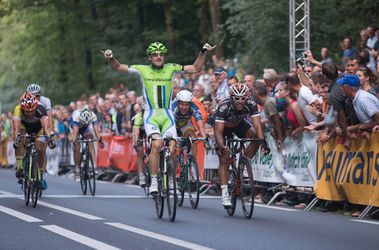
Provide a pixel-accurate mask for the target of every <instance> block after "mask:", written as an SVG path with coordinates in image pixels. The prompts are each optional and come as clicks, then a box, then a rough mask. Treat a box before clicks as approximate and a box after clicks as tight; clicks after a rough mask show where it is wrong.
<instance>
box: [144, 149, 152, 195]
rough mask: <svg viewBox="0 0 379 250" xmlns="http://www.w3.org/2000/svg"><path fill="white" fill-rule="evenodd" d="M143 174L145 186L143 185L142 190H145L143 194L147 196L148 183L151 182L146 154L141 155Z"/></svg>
mask: <svg viewBox="0 0 379 250" xmlns="http://www.w3.org/2000/svg"><path fill="white" fill-rule="evenodd" d="M143 175H144V176H145V182H146V184H145V186H144V187H143V190H144V192H145V195H146V196H149V191H150V190H149V187H150V183H151V179H150V172H149V165H148V164H147V156H146V155H144V156H143Z"/></svg>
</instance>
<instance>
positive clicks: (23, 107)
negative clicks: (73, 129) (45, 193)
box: [13, 92, 55, 189]
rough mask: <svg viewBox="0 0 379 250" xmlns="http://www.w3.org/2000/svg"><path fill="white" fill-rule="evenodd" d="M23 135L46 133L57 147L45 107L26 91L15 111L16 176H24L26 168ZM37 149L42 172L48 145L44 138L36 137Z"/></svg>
mask: <svg viewBox="0 0 379 250" xmlns="http://www.w3.org/2000/svg"><path fill="white" fill-rule="evenodd" d="M18 134H21V135H25V134H28V135H36V136H39V135H46V136H48V137H49V142H48V145H49V147H50V148H55V142H54V140H53V139H52V136H51V131H50V126H49V121H48V116H47V114H46V110H45V108H44V107H43V106H42V105H41V104H39V102H38V101H37V99H36V98H35V97H34V96H33V95H32V94H30V93H27V92H25V93H24V94H23V95H22V96H21V98H20V104H19V105H17V106H16V107H15V109H14V111H13V141H14V145H13V146H14V148H15V149H16V165H17V171H16V177H17V178H22V177H23V175H24V170H23V166H22V158H23V155H24V151H25V148H24V144H23V142H22V141H21V140H19V138H17V136H18ZM36 149H37V155H38V165H39V168H40V171H41V172H42V169H43V164H44V159H45V158H44V157H43V156H45V155H46V147H45V144H44V140H43V138H37V139H36ZM46 188H47V185H46V181H45V180H44V179H43V180H42V189H46Z"/></svg>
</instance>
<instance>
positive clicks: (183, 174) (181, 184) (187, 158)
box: [177, 137, 205, 209]
mask: <svg viewBox="0 0 379 250" xmlns="http://www.w3.org/2000/svg"><path fill="white" fill-rule="evenodd" d="M177 140H178V141H179V143H180V155H179V163H180V167H181V169H180V175H179V181H178V191H179V192H178V205H179V206H180V207H181V206H182V205H183V201H184V194H185V192H186V191H187V193H188V198H189V201H190V203H191V207H192V208H193V209H196V208H197V206H198V205H199V199H200V179H199V168H198V166H197V162H196V158H195V157H194V156H193V155H192V150H191V146H192V142H194V141H204V140H205V139H204V138H190V137H178V138H177Z"/></svg>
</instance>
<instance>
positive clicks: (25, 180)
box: [22, 154, 30, 206]
mask: <svg viewBox="0 0 379 250" xmlns="http://www.w3.org/2000/svg"><path fill="white" fill-rule="evenodd" d="M22 165H23V167H24V178H23V182H22V188H23V190H24V201H25V205H27V206H28V205H29V201H30V185H29V167H30V166H29V165H30V157H29V154H27V155H26V156H25V157H24V160H23V162H22Z"/></svg>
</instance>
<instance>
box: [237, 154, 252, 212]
mask: <svg viewBox="0 0 379 250" xmlns="http://www.w3.org/2000/svg"><path fill="white" fill-rule="evenodd" d="M238 168H239V174H240V199H241V205H242V210H243V215H244V216H245V218H246V219H251V216H252V215H253V212H254V197H255V189H254V176H253V171H252V168H251V163H250V161H249V160H248V159H247V158H246V157H241V158H240V160H239V163H238Z"/></svg>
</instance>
